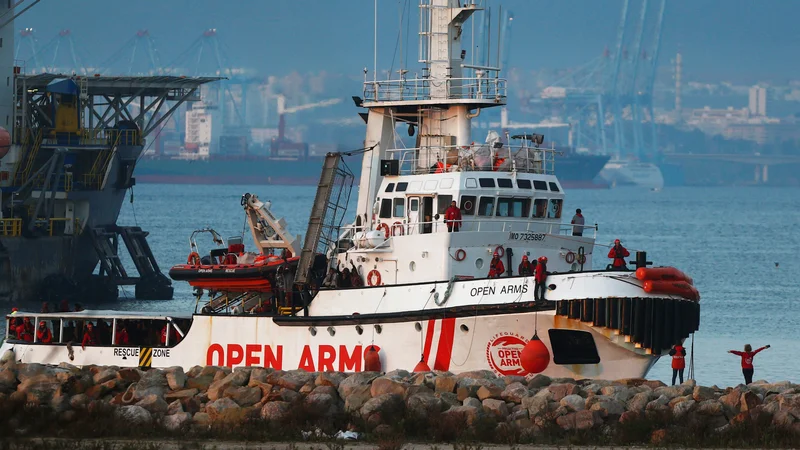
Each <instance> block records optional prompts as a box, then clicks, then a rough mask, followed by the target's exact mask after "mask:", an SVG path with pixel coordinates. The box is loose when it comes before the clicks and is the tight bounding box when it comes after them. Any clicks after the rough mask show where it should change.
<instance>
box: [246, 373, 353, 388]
mask: <svg viewBox="0 0 800 450" xmlns="http://www.w3.org/2000/svg"><path fill="white" fill-rule="evenodd" d="M250 377H251V378H252V375H251V376H250ZM346 378H347V375H345V374H343V373H341V372H320V374H319V375H317V378H316V379H314V384H315V385H317V386H333V387H334V388H338V387H339V384H340V383H341V382H342V381H344V380H345V379H346Z"/></svg>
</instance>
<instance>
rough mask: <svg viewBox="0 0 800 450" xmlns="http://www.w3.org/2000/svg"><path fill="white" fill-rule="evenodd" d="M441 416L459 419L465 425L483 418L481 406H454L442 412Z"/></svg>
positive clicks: (472, 423)
mask: <svg viewBox="0 0 800 450" xmlns="http://www.w3.org/2000/svg"><path fill="white" fill-rule="evenodd" d="M442 416H444V417H446V418H450V420H453V421H461V422H463V423H464V424H465V425H467V426H470V427H471V426H473V425H475V424H476V423H477V422H478V420H480V419H481V418H483V416H484V413H483V408H476V407H474V406H454V407H452V408H450V409H448V410H447V411H445V412H443V413H442Z"/></svg>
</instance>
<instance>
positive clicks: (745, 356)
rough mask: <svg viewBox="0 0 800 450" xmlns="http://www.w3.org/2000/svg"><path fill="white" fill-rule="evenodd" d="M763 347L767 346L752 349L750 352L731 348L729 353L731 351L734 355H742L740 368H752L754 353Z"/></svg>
mask: <svg viewBox="0 0 800 450" xmlns="http://www.w3.org/2000/svg"><path fill="white" fill-rule="evenodd" d="M765 348H767V347H766V346H764V347H761V348H759V349H756V350H755V351H752V352H739V351H736V350H731V353H733V354H734V355H736V356H741V357H742V369H752V368H753V356H756V353H758V352H760V351H761V350H764V349H765Z"/></svg>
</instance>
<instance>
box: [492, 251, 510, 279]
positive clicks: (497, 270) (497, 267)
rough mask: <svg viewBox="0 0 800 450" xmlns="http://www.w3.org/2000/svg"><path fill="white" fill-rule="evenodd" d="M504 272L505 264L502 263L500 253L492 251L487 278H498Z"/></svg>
mask: <svg viewBox="0 0 800 450" xmlns="http://www.w3.org/2000/svg"><path fill="white" fill-rule="evenodd" d="M504 273H506V266H504V265H503V261H502V260H501V259H500V254H499V253H497V252H494V254H493V255H492V261H491V262H490V263H489V278H500V275H502V274H504Z"/></svg>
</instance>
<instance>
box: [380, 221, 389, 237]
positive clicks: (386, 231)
mask: <svg viewBox="0 0 800 450" xmlns="http://www.w3.org/2000/svg"><path fill="white" fill-rule="evenodd" d="M378 230H383V238H384V239H389V225H388V224H386V223H379V224H378Z"/></svg>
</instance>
